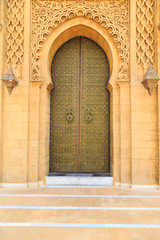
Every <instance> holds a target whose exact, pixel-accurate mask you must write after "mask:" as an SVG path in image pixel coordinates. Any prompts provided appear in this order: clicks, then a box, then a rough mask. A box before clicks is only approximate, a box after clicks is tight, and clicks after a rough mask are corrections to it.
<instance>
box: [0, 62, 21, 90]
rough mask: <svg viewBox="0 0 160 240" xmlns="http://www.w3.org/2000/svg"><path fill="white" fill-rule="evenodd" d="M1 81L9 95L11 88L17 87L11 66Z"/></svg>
mask: <svg viewBox="0 0 160 240" xmlns="http://www.w3.org/2000/svg"><path fill="white" fill-rule="evenodd" d="M1 79H2V81H3V83H4V85H5V86H6V87H7V90H8V92H9V95H10V94H11V92H12V90H13V88H14V87H16V86H17V85H18V80H17V78H16V76H15V75H14V73H13V70H12V67H11V66H10V68H9V69H8V71H7V72H6V73H5V74H4V76H3V77H2V78H1Z"/></svg>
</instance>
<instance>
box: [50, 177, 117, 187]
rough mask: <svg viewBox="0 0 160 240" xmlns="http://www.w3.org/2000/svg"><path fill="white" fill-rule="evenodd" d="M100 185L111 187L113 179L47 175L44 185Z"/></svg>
mask: <svg viewBox="0 0 160 240" xmlns="http://www.w3.org/2000/svg"><path fill="white" fill-rule="evenodd" d="M63 184H65V185H96V186H97V185H102V186H113V177H111V176H109V175H107V174H99V175H98V174H97V175H96V174H95V175H94V174H66V175H62V176H58V175H49V176H47V177H46V185H63Z"/></svg>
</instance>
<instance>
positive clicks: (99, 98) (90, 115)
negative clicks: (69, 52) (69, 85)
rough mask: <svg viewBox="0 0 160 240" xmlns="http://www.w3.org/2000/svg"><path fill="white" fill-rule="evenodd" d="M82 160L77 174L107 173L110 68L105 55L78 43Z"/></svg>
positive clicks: (86, 43) (85, 42)
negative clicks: (108, 83)
mask: <svg viewBox="0 0 160 240" xmlns="http://www.w3.org/2000/svg"><path fill="white" fill-rule="evenodd" d="M81 49H82V57H81V58H82V70H81V71H82V73H81V76H82V77H81V123H80V126H81V158H80V159H81V160H80V171H85V172H103V171H105V172H109V161H108V159H109V95H108V91H107V90H106V86H107V81H108V79H109V64H108V59H107V57H106V54H105V53H104V51H103V50H102V49H101V48H100V47H99V46H97V44H96V43H95V42H93V41H92V40H89V39H87V38H82V40H81Z"/></svg>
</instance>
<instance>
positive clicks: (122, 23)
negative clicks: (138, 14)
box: [31, 0, 129, 81]
mask: <svg viewBox="0 0 160 240" xmlns="http://www.w3.org/2000/svg"><path fill="white" fill-rule="evenodd" d="M76 16H85V17H86V18H90V19H93V20H94V21H96V22H98V23H99V24H101V25H102V26H103V27H104V28H106V29H107V30H108V32H109V34H110V35H111V36H112V37H113V38H114V40H115V42H116V44H117V48H118V50H119V56H120V72H119V79H120V80H127V78H128V62H129V0H116V1H112V0H107V1H99V0H95V1H87V0H84V1H83V0H75V1H68V0H62V1H53V0H32V55H31V59H32V60H31V61H32V62H31V67H32V80H33V81H38V80H39V59H40V55H41V50H42V47H43V44H44V42H45V40H46V39H47V37H48V36H49V34H50V33H51V32H52V31H53V29H54V28H55V27H56V26H58V25H59V24H61V23H62V22H64V21H66V20H68V19H70V18H73V17H76Z"/></svg>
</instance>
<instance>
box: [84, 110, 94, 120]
mask: <svg viewBox="0 0 160 240" xmlns="http://www.w3.org/2000/svg"><path fill="white" fill-rule="evenodd" d="M92 119H93V113H92V110H91V109H87V110H86V121H87V122H88V123H89V122H91V121H92Z"/></svg>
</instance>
